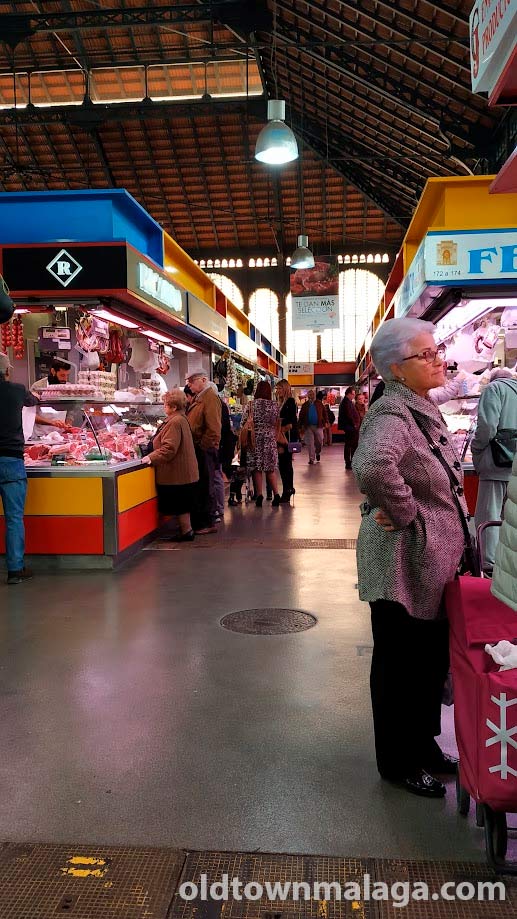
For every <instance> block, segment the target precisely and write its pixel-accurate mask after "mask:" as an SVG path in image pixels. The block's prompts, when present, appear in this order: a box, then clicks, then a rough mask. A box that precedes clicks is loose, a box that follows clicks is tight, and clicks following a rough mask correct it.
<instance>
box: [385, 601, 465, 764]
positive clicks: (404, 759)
mask: <svg viewBox="0 0 517 919" xmlns="http://www.w3.org/2000/svg"><path fill="white" fill-rule="evenodd" d="M370 606H371V610H372V632H373V659H372V669H371V675H370V689H371V696H372V709H373V725H374V731H375V751H376V755H377V767H378V770H379V772H380V774H381V775H383V776H386V777H387V778H393V779H400V778H404V777H405V776H407V775H409V774H410V773H411V772H412V771H414V770H416V769H419V768H423V767H424V765H425V762H426V759H428V757H429V754H430V753H432V752H433V749H435V740H434V738H435V737H437V736H438V735H439V734H440V733H441V709H442V695H443V689H444V685H445V681H446V679H447V674H448V672H449V623H448V621H447V620H446V619H432V620H427V619H415V618H413V617H412V616H410V615H409V614H408V613H407V611H406V609H405V608H404V607H403V606H401V604H400V603H393V602H391V601H389V600H377V601H376V602H375V603H371V604H370Z"/></svg>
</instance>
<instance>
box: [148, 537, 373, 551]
mask: <svg viewBox="0 0 517 919" xmlns="http://www.w3.org/2000/svg"><path fill="white" fill-rule="evenodd" d="M356 547H357V539H289V538H279V537H277V536H274V537H271V538H270V537H268V536H255V537H250V536H244V537H239V536H224V535H222V534H220V535H218V536H198V537H197V538H196V539H195V540H194V542H191V543H174V542H161V541H159V540H156V541H155V542H152V543H149V545H148V546H146V547H145V549H144V551H147V552H178V551H179V550H183V551H185V550H191V549H230V548H242V549H249V548H253V549H257V548H258V549H260V548H261V549H275V550H276V549H287V550H289V549H355V548H356Z"/></svg>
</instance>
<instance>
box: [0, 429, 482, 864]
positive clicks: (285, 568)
mask: <svg viewBox="0 0 517 919" xmlns="http://www.w3.org/2000/svg"><path fill="white" fill-rule="evenodd" d="M295 484H296V487H297V495H296V507H294V508H292V507H291V508H290V507H280V508H278V509H277V510H275V509H272V508H271V507H270V505H269V504H266V502H265V503H264V507H263V509H262V510H261V511H258V510H257V509H256V508H255V507H254V506H250V507H248V508H236V509H227V513H226V517H227V524H226V527H227V529H228V530H229V532H230V533H231V534H232V535H236V536H239V537H241V536H242V546H240V545H237V546H231V547H229V546H226V547H225V546H224V545H223V544H222V543H221V547H220V548H217V537H214V538H213V543H214V548H213V549H206V550H205V549H195V548H193V547H191V546H185V547H181V548H180V549H179V550H178V551H170V552H152V551H151V552H145V553H142V554H141V555H140V556H139V558H138V559H137V560H136V561H135V562H134V563H132V564H131V566H130V567H127V568H126V569H125V570H123V571H121V572H119V573H118V574H111V573H104V572H103V573H89V574H84V575H80V574H64V575H59V576H55V577H52V578H50V577H49V578H46V577H43V576H40V577H38V578H37V579H35V580H34V581H33V582H31V583H28V584H25V585H20V586H19V587H17V588H15V589H11V590H9V591H8V590H7V589H6V588H5V587H3V586H2V587H0V607H1V615H0V707H1V709H0V710H1V724H2V756H1V758H0V839H2V838H3V839H12V840H16V841H25V840H45V841H48V842H62V841H72V840H73V841H75V842H97V843H106V844H108V843H109V844H124V843H125V844H150V845H171V846H184V847H187V848H188V847H191V848H198V849H209V848H212V849H219V850H222V849H246V850H250V849H262V850H269V851H283V852H313V853H316V852H319V853H327V854H341V855H356V856H365V855H372V856H378V857H390V856H393V857H394V856H398V857H422V858H426V857H430V858H438V857H443V858H468V859H477V858H479V859H482V858H483V857H484V855H483V849H482V838H481V832H480V831H478V830H476V829H475V828H474V827H473V826H472V824H469V823H467V822H464V821H463V820H461V819H460V818H459V817H457V816H456V814H455V811H454V801H453V790H452V787H451V790H450V793H449V795H448V798H447V801H446V802H425V801H421V800H419V799H415V798H411V797H408V796H405V795H404V794H403V793H402V792H400V791H398V790H396V789H393V788H391V787H389V786H386V785H385V784H383V783H381V782H380V781H379V780H378V777H377V774H376V771H375V766H374V758H373V745H372V734H371V726H370V710H369V698H368V669H369V645H370V631H369V620H368V609H367V607H365V606H364V605H363V604H361V603H360V602H359V601H358V599H357V592H356V590H355V582H356V579H357V578H356V570H355V557H354V552H353V551H350V550H336V549H326V550H318V549H299V548H297V549H292V548H290V545H289V539H290V537H292V538H297V539H307V538H331V539H332V538H353V537H355V536H356V535H357V529H358V510H357V505H358V503H359V495H358V494H357V491H356V489H355V485H354V483H353V479H352V478H351V475H350V473H347V474H346V476H345V471H344V469H343V462H342V453H341V448H339V447H335V448H333V449H332V450H331V451H329V450H326V451H325V452H324V454H323V459H322V463H321V466H314V467H308V466H307V465H306V459H305V457H304V456H303V455H302V456H299V457H296V483H295ZM250 534H254V536H257V534H260V535H265V536H266V537H267V536H268V535H271V536H273V537H274V546H273V547H271V548H268V547H267V546H261V547H257V546H254V545H250V544H249V536H250ZM282 535H283V536H284V537H285V540H284V543H283V545H281V544H280V545H279V543H280V537H281V536H282ZM247 538H248V545H246V539H247ZM257 605H259V606H260V605H263V606H268V607H269V606H273V607H274V606H279V607H285V606H293V607H296V608H300V609H305V610H308V611H311V612H313V613H315V615H316V616H317V617H318V620H319V622H318V625H317V626H316V628H313V629H311V630H310V631H308V632H305V633H301V634H299V635H287V636H281V637H258V636H247V635H237V634H233V633H230V632H228V631H225V630H224V629H222V628H221V627H220V626H219V619H220V618H221V617H222V616H223V615H225V614H226V613H228V612H230V611H233V610H238V609H245V608H249V607H254V606H257ZM450 717H451V713H450V712H447V714H446V720H447V731H446V736H445V738H444V745H445V747H446V748H447V749H449V750H450V749H453V746H454V742H453V740H452V734H451V724H450Z"/></svg>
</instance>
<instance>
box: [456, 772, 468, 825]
mask: <svg viewBox="0 0 517 919" xmlns="http://www.w3.org/2000/svg"><path fill="white" fill-rule="evenodd" d="M456 803H457V806H458V814H459V815H460V817H468V815H469V811H470V795H469V793H468V791H465V789H464V788H462V786H461V784H460V776H459V772H457V773H456Z"/></svg>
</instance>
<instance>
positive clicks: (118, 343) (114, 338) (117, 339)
mask: <svg viewBox="0 0 517 919" xmlns="http://www.w3.org/2000/svg"><path fill="white" fill-rule="evenodd" d="M104 360H105V362H106V364H123V363H124V350H123V348H122V333H121V332H120V330H119V329H116V328H111V329H110V337H109V347H108V350H107V352H106V354H105V355H104Z"/></svg>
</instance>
